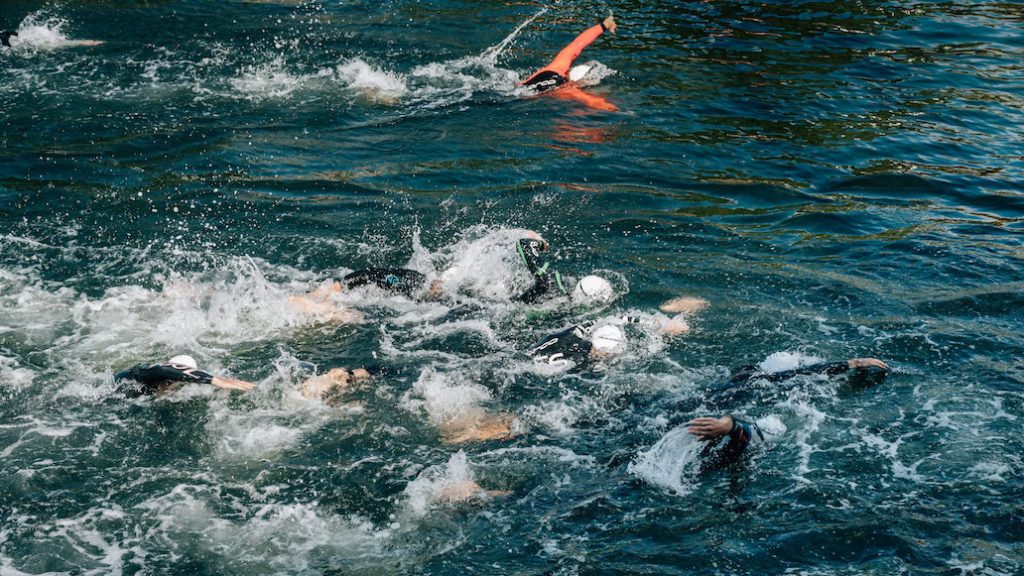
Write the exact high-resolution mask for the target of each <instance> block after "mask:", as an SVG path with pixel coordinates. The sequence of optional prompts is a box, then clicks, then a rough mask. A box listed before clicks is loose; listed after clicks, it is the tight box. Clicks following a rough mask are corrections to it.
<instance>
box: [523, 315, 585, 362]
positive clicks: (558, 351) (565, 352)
mask: <svg viewBox="0 0 1024 576" xmlns="http://www.w3.org/2000/svg"><path fill="white" fill-rule="evenodd" d="M593 328H594V323H593V322H584V323H582V324H577V325H575V326H573V327H572V328H568V329H566V330H563V331H561V332H558V333H556V334H552V335H550V336H548V337H546V338H544V339H543V340H541V341H540V342H538V343H537V344H535V345H534V346H533V347H532V348H530V357H531V358H533V359H534V360H536V361H538V362H543V363H545V364H556V363H559V362H564V361H570V362H572V363H573V364H575V366H576V367H577V368H579V367H581V366H584V365H586V364H587V363H589V362H590V350H591V348H593V347H594V345H593V344H591V342H590V339H589V338H588V337H589V336H590V331H591V330H592V329H593Z"/></svg>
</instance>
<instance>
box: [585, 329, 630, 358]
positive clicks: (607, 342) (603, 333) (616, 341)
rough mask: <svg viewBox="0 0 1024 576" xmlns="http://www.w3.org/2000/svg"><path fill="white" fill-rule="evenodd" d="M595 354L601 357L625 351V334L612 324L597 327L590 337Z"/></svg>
mask: <svg viewBox="0 0 1024 576" xmlns="http://www.w3.org/2000/svg"><path fill="white" fill-rule="evenodd" d="M590 343H591V345H592V346H593V350H594V352H595V353H597V354H599V355H603V356H612V355H616V354H622V353H623V352H625V351H626V333H625V332H623V331H622V328H619V327H618V326H614V325H612V324H605V325H604V326H598V327H597V329H595V330H594V332H593V333H592V334H591V335H590Z"/></svg>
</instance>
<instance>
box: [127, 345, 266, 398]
mask: <svg viewBox="0 0 1024 576" xmlns="http://www.w3.org/2000/svg"><path fill="white" fill-rule="evenodd" d="M114 380H115V381H118V380H120V381H132V382H134V383H135V384H136V385H135V386H132V387H130V388H128V389H126V391H128V392H131V393H132V395H135V396H138V395H142V394H165V393H168V392H171V391H173V390H175V389H176V388H177V387H178V386H179V385H180V384H182V383H185V384H212V385H214V386H216V387H218V388H223V389H225V390H243V391H246V392H248V391H249V390H252V389H253V388H255V387H256V385H255V384H253V383H252V382H246V381H244V380H236V379H235V378H226V377H222V376H214V375H212V374H210V373H209V372H204V371H202V370H200V369H199V368H198V366H197V365H196V361H195V359H194V358H192V357H191V356H188V355H187V354H182V355H180V356H175V357H174V358H171V359H170V360H168V361H167V362H164V363H160V364H136V365H135V366H132V367H131V368H129V369H127V370H123V371H121V372H118V373H117V374H115V375H114Z"/></svg>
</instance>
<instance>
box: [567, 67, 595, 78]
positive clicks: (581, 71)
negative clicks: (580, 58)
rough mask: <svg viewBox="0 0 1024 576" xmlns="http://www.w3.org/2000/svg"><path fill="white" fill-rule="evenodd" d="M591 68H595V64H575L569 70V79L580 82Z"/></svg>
mask: <svg viewBox="0 0 1024 576" xmlns="http://www.w3.org/2000/svg"><path fill="white" fill-rule="evenodd" d="M591 68H593V66H590V65H589V64H580V65H578V66H573V67H572V69H571V70H569V80H570V81H572V82H579V81H580V80H583V78H585V77H586V75H587V73H588V72H590V69H591Z"/></svg>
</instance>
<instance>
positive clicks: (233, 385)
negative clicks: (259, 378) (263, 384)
mask: <svg viewBox="0 0 1024 576" xmlns="http://www.w3.org/2000/svg"><path fill="white" fill-rule="evenodd" d="M210 384H213V385H214V386H216V387H217V388H223V389H224V390H242V391H244V392H249V391H250V390H252V389H254V388H256V385H255V384H253V383H252V382H246V381H245V380H239V379H237V378H229V377H227V376H212V377H211V378H210Z"/></svg>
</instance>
